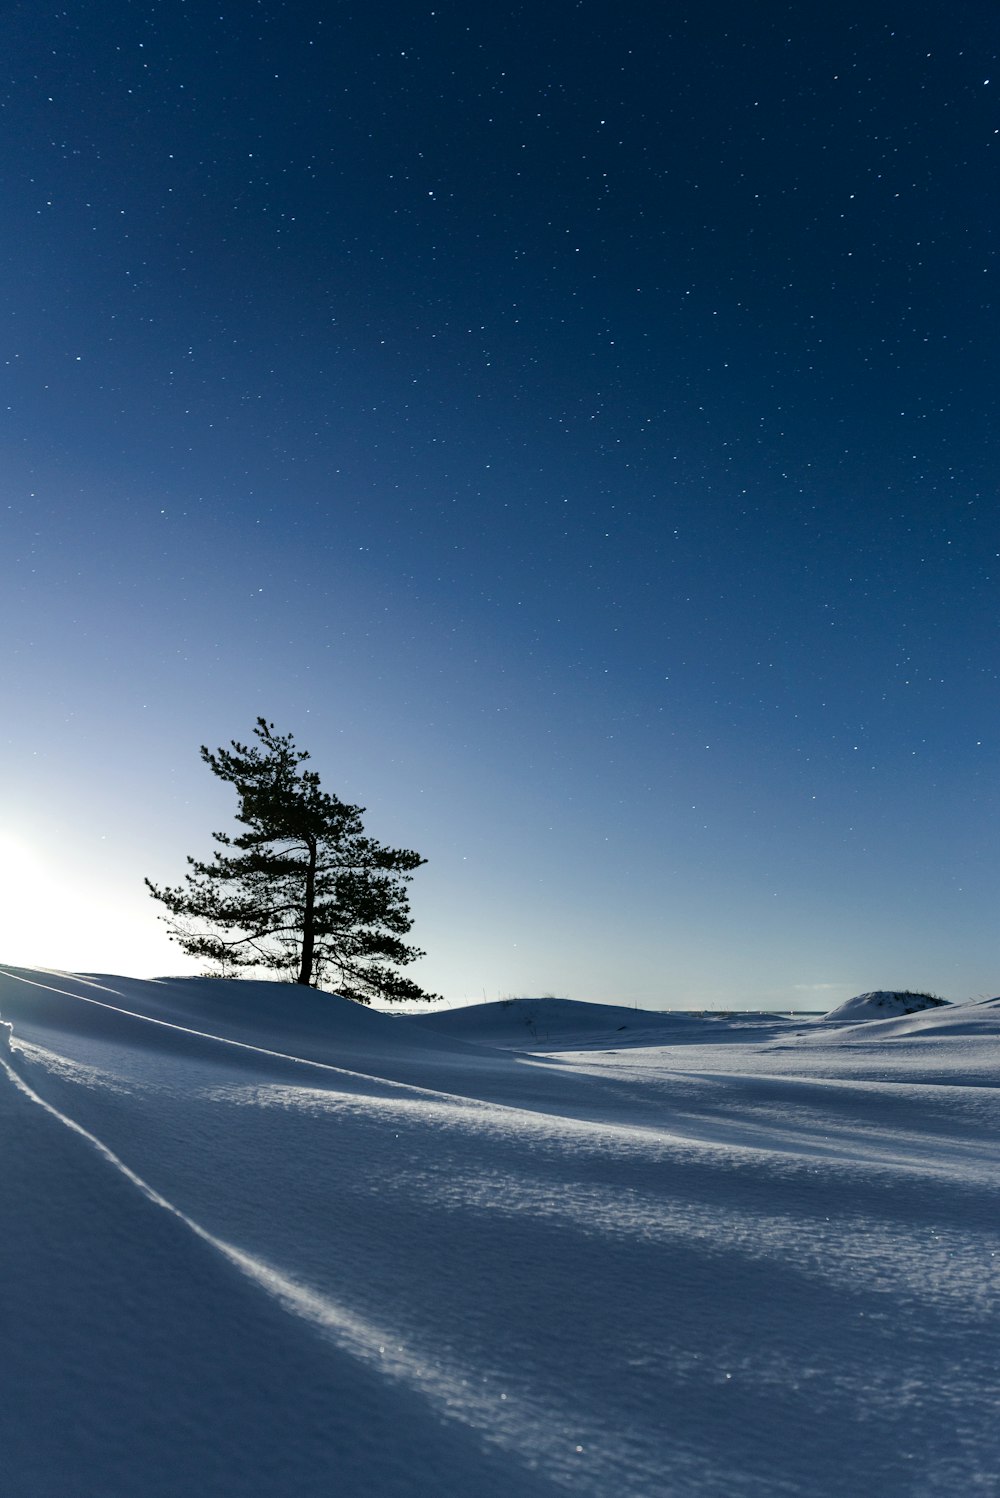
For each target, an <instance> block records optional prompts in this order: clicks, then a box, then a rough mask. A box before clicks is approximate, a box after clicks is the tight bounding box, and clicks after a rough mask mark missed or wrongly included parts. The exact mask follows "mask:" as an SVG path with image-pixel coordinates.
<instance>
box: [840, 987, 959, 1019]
mask: <svg viewBox="0 0 1000 1498" xmlns="http://www.w3.org/2000/svg"><path fill="white" fill-rule="evenodd" d="M947 1003H948V1000H947V999H939V998H936V997H935V996H934V995H933V994H929V993H911V992H909V990H907V989H902V990H899V989H891V988H877V989H875V990H874V991H873V992H872V993H859V994H855V996H854V998H853V999H845V1000H844V1002H843V1003H842V1004H838V1005H837V1007H836V1009H831V1010H830V1012H829V1014H825V1015H824V1016H823V1019H822V1023H824V1024H830V1023H832V1024H843V1023H844V1022H845V1021H846V1020H855V1021H859V1022H860V1021H864V1020H870V1019H894V1018H895V1017H896V1016H897V1015H900V1014H919V1013H920V1011H921V1010H923V1009H940V1008H942V1007H944V1006H946V1005H947Z"/></svg>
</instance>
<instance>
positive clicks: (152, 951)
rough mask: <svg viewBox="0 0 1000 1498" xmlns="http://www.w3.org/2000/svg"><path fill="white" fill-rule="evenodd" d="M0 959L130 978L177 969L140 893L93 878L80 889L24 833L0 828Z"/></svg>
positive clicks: (179, 962) (180, 964)
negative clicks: (127, 892)
mask: <svg viewBox="0 0 1000 1498" xmlns="http://www.w3.org/2000/svg"><path fill="white" fill-rule="evenodd" d="M0 911H2V913H3V919H2V927H0V963H6V964H9V965H10V966H12V967H41V968H55V969H58V970H61V971H65V972H114V973H121V974H132V975H133V976H135V977H152V976H154V975H155V974H157V973H160V974H162V973H166V972H169V971H173V972H177V973H180V972H184V971H187V970H189V966H190V965H189V964H188V962H187V961H186V960H185V959H184V958H183V956H182V954H181V953H180V952H179V951H177V952H176V956H174V957H171V955H170V953H171V951H176V949H173V948H170V947H168V946H167V944H166V938H165V936H164V934H163V932H162V931H161V930H160V929H159V927H158V926H157V924H156V922H155V916H154V914H153V913H152V912H151V911H150V910H148V909H146V908H144V906H143V895H142V894H141V893H139V892H137V893H136V894H135V896H134V897H131V896H130V897H129V898H127V899H122V898H121V896H120V895H117V897H116V892H115V891H114V890H113V889H112V888H110V887H102V886H101V885H100V884H98V883H95V884H94V885H92V887H91V889H90V890H89V891H87V890H81V888H80V887H79V884H78V883H77V882H76V881H74V880H72V879H71V877H70V876H69V875H68V874H67V873H66V871H65V870H63V869H60V868H59V867H58V866H57V865H56V864H55V863H54V862H53V861H51V860H49V859H47V858H46V857H45V856H44V855H42V854H40V853H39V852H38V851H37V847H35V846H33V845H32V844H31V843H30V842H29V841H28V840H27V839H25V838H24V837H22V836H19V835H16V834H14V833H11V832H8V831H0Z"/></svg>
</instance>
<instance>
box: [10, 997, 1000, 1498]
mask: <svg viewBox="0 0 1000 1498" xmlns="http://www.w3.org/2000/svg"><path fill="white" fill-rule="evenodd" d="M0 1015H2V1016H3V1019H4V1021H5V1022H7V1024H9V1025H10V1026H11V1027H12V1030H7V1029H3V1030H2V1031H0V1130H2V1139H3V1151H2V1153H0V1160H2V1171H3V1175H2V1193H0V1199H2V1201H3V1212H4V1216H3V1231H2V1233H0V1284H2V1285H3V1286H4V1291H5V1297H4V1304H5V1308H6V1309H5V1313H4V1314H5V1322H4V1328H3V1330H4V1357H3V1359H2V1361H0V1449H2V1452H3V1458H2V1460H3V1467H2V1470H3V1474H4V1490H5V1491H9V1492H10V1493H11V1494H12V1498H95V1495H98V1494H99V1495H100V1498H135V1495H136V1494H142V1498H177V1495H179V1494H182V1493H197V1494H198V1495H199V1498H288V1495H292V1494H294V1495H295V1498H320V1495H323V1498H329V1495H330V1494H333V1493H335V1494H336V1495H337V1498H362V1495H364V1498H439V1495H441V1498H459V1495H461V1498H468V1495H470V1494H476V1495H477V1498H479V1495H484V1498H535V1495H551V1498H558V1495H565V1494H567V1493H573V1494H579V1495H585V1498H607V1495H611V1494H614V1495H615V1498H618V1495H623V1498H667V1495H669V1498H695V1495H697V1498H731V1495H747V1498H765V1495H767V1498H770V1495H772V1494H776V1493H781V1494H801V1495H803V1498H805V1495H810V1498H848V1495H850V1498H854V1495H856V1494H857V1493H858V1492H861V1491H867V1490H869V1489H871V1488H877V1490H878V1491H879V1492H880V1494H881V1495H883V1498H904V1495H905V1498H911V1495H914V1494H919V1495H921V1498H929V1495H938V1494H939V1495H941V1498H944V1495H948V1498H951V1495H953V1494H955V1493H958V1492H967V1491H977V1492H981V1493H988V1492H990V1491H995V1486H994V1485H995V1478H996V1472H997V1470H998V1466H1000V1435H998V1432H997V1427H996V1422H995V1418H994V1415H995V1395H996V1379H995V1374H996V1369H995V1357H994V1349H995V1347H996V1345H997V1342H998V1333H1000V1325H998V1321H1000V1314H998V1311H997V1307H996V1300H995V1296H994V1295H993V1286H995V1275H996V1263H997V1262H998V1257H1000V1232H998V1229H997V1223H998V1220H1000V1217H998V1212H997V1205H998V1204H997V1200H996V1197H997V1178H996V1158H997V1147H998V1145H1000V1085H998V1084H1000V1005H997V1004H996V1003H993V1004H992V1005H991V1004H978V1005H965V1006H957V1005H948V1006H945V1007H943V1008H940V1007H939V1008H935V1009H932V1010H926V1011H923V1012H920V1013H912V1014H902V1015H896V1016H895V1017H889V1018H885V1019H881V1020H876V1021H873V1022H870V1023H862V1024H843V1025H840V1026H837V1025H834V1026H825V1027H824V1026H819V1025H816V1024H806V1025H801V1026H795V1025H794V1024H790V1023H789V1022H787V1021H780V1020H761V1019H759V1018H758V1017H754V1016H743V1017H740V1016H737V1015H734V1016H729V1017H714V1018H705V1019H699V1018H697V1017H694V1016H680V1015H666V1014H665V1015H654V1014H637V1013H636V1011H631V1010H627V1009H616V1008H612V1007H602V1006H586V1005H573V1004H570V1002H569V1001H566V1000H562V1001H560V1000H531V1001H515V1002H514V1003H513V1004H507V1005H503V1004H501V1005H476V1006H470V1008H469V1009H468V1010H459V1011H452V1012H451V1013H444V1014H437V1015H433V1014H432V1015H426V1016H421V1017H419V1018H398V1017H394V1016H390V1015H384V1014H379V1013H373V1012H371V1011H369V1010H365V1009H361V1008H359V1007H357V1006H355V1005H353V1004H349V1003H347V1002H346V1001H345V1000H342V999H339V998H337V997H336V996H333V995H324V994H317V993H314V992H310V991H303V990H301V989H296V988H294V987H290V986H286V985H281V984H257V983H235V982H230V983H226V982H221V981H218V982H216V981H208V980H190V979H188V980H164V981H160V982H139V981H137V980H130V979H122V978H115V977H112V976H101V975H93V974H91V975H82V976H81V975H71V974H55V973H47V972H42V971H39V970H15V969H6V970H3V971H0ZM622 1027H624V1028H622ZM4 1037H7V1039H8V1043H7V1045H6V1046H5V1045H4V1044H3V1039H4Z"/></svg>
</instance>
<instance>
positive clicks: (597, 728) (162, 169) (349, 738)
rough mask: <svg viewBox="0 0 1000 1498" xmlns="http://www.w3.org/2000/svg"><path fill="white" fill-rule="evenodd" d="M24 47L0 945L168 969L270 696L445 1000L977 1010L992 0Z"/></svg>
mask: <svg viewBox="0 0 1000 1498" xmlns="http://www.w3.org/2000/svg"><path fill="white" fill-rule="evenodd" d="M0 31H2V35H3V40H4V45H3V57H4V64H3V86H2V93H0V97H2V104H3V109H2V116H0V118H2V122H3V137H4V142H5V144H4V150H3V153H2V158H0V215H2V218H0V221H2V224H3V230H2V238H0V245H2V255H3V275H2V288H3V309H2V316H3V329H4V340H3V342H4V347H3V371H2V372H3V400H2V402H0V407H2V416H3V425H2V429H0V431H2V437H0V442H2V449H0V457H2V496H0V516H2V530H0V534H2V561H3V588H2V593H0V627H2V632H3V634H2V638H3V642H4V644H3V653H2V657H0V659H2V662H3V675H2V682H3V700H4V712H3V723H2V727H0V772H2V781H0V816H2V820H0V829H2V830H0V852H3V853H4V859H3V862H4V864H5V865H6V868H5V872H4V875H3V880H4V890H5V894H4V900H3V907H4V910H3V911H0V925H6V926H7V928H8V929H7V930H6V932H4V933H3V934H2V952H0V955H2V956H3V957H4V958H5V959H8V960H11V961H31V962H37V963H40V964H44V965H51V966H65V967H74V968H84V967H89V968H100V969H103V970H106V971H129V972H135V973H138V974H143V973H152V972H164V971H173V972H180V971H184V970H186V964H185V960H184V959H183V958H182V957H181V956H180V954H179V953H177V952H176V950H175V949H174V948H172V947H170V945H169V944H168V942H167V940H166V938H165V936H164V935H163V934H162V928H161V927H160V926H159V925H158V924H157V922H156V919H155V917H156V908H155V907H154V906H153V904H152V902H151V901H150V900H149V899H148V897H147V896H146V895H145V892H144V891H143V889H142V886H141V880H142V876H143V875H145V874H148V875H149V876H150V877H152V878H154V879H156V880H157V881H158V882H167V883H175V882H177V880H178V879H179V877H180V876H181V874H182V873H183V871H184V864H183V860H184V855H185V854H186V853H195V854H197V855H199V856H204V854H206V853H207V852H208V850H209V847H210V836H209V834H210V832H211V830H212V829H213V828H221V827H226V826H227V825H230V816H231V812H232V809H233V802H232V799H231V793H227V791H226V789H225V788H224V787H222V786H219V785H217V784H216V783H215V782H214V781H213V780H212V777H211V776H210V775H209V773H208V772H207V770H206V769H205V768H204V767H203V765H202V764H201V762H200V760H199V758H198V752H197V751H198V745H199V744H201V743H207V744H208V745H209V746H211V747H214V746H216V745H218V744H222V743H226V742H228V740H229V739H230V738H233V737H236V738H241V739H244V740H245V739H246V738H247V737H249V735H250V732H251V729H252V726H253V722H254V720H255V718H256V717H257V716H258V714H263V715H265V716H267V717H268V718H270V719H272V720H274V721H275V722H276V724H277V726H278V728H279V730H280V731H282V732H287V731H291V732H293V733H294V734H295V735H296V738H297V740H298V742H299V743H300V745H302V746H303V747H305V748H308V749H309V750H310V751H311V753H312V756H313V767H314V768H315V769H317V770H318V771H319V773H320V775H321V776H322V778H323V782H324V785H325V786H326V787H327V788H328V789H330V790H332V791H335V792H336V793H337V794H338V795H340V796H341V797H343V798H344V799H346V800H349V801H356V802H359V803H361V804H362V805H364V806H366V807H367V808H368V815H367V817H366V824H367V826H368V828H369V830H370V831H371V832H372V833H373V834H374V835H376V836H378V837H380V838H382V839H383V840H384V841H386V842H389V843H392V844H396V845H401V846H409V847H416V848H418V849H419V850H420V851H421V852H422V853H423V854H424V855H425V856H426V857H427V858H428V859H429V863H428V866H427V867H426V868H425V869H423V870H421V871H420V873H419V874H418V875H417V876H416V879H415V882H414V885H413V906H414V912H415V916H416V925H415V928H414V932H413V936H414V938H415V939H416V940H417V941H418V942H419V944H420V945H422V946H424V947H425V948H426V949H427V952H428V956H427V958H426V960H425V961H424V962H422V963H421V964H420V966H419V969H415V970H413V971H414V976H416V977H417V978H418V980H419V981H421V982H423V983H424V984H425V986H428V987H431V988H435V989H438V990H440V991H442V992H443V993H445V994H446V995H447V996H448V997H449V998H451V999H459V998H469V999H481V998H482V997H483V995H484V994H485V996H486V997H488V998H496V997H497V996H498V995H501V994H508V993H542V992H555V993H559V994H566V995H568V996H570V997H574V998H589V999H599V1000H619V1001H622V1002H626V1003H633V1002H638V1003H641V1004H645V1005H650V1006H659V1005H679V1006H681V1007H694V1006H700V1005H706V1006H709V1005H722V1006H733V1007H737V1006H744V1005H746V1006H749V1007H757V1006H768V1005H783V1006H788V1007H793V1006H794V1007H802V1008H824V1007H828V1006H829V1005H831V1004H833V1003H835V1002H839V1000H840V999H841V998H843V997H846V996H847V995H848V994H850V993H855V992H858V991H860V990H862V989H868V988H878V987H897V986H911V987H913V986H915V987H920V988H924V987H929V988H932V989H936V990H937V991H939V992H941V993H944V994H945V995H947V996H948V997H951V998H959V999H961V998H967V997H970V996H976V995H980V994H986V993H989V994H992V993H995V992H997V991H998V989H1000V981H998V980H1000V963H998V954H997V936H998V921H997V917H998V913H1000V912H998V899H997V896H998V889H1000V880H998V874H997V855H996V849H997V846H1000V840H998V836H997V832H998V829H997V821H998V818H997V812H998V809H1000V797H998V790H997V752H996V751H997V738H998V728H1000V712H998V677H997V669H998V652H997V643H998V641H997V615H998V608H997V602H998V591H997V580H998V575H1000V561H998V554H1000V508H998V502H997V469H998V455H1000V448H998V441H997V424H996V406H997V392H998V388H1000V380H998V377H1000V330H998V326H997V318H996V313H995V308H994V300H995V296H996V282H997V278H998V275H1000V262H998V258H997V231H998V226H1000V218H998V211H1000V209H998V205H1000V195H998V185H1000V184H998V174H997V163H998V161H1000V133H998V132H1000V106H998V103H997V99H998V96H1000V68H998V66H997V59H996V53H997V50H998V43H1000V19H998V17H997V15H996V13H995V10H994V7H993V6H992V5H987V4H985V3H978V4H966V3H962V0H958V3H953V4H949V5H947V6H945V5H940V4H933V5H927V4H921V3H906V4H904V3H898V4H884V3H880V0H874V3H866V4H863V5H862V4H856V3H853V0H847V3H846V4H838V5H836V6H830V7H812V6H806V5H799V4H796V5H787V4H769V3H763V4H760V5H748V4H746V0H738V3H736V0H725V3H715V4H713V3H708V4H700V5H695V4H694V3H690V0H684V3H678V4H669V3H668V4H630V3H627V0H626V3H622V4H610V3H605V0H602V3H597V0H564V3H557V0H550V3H544V4H540V5H527V4H524V5H510V4H505V3H498V4H496V5H491V6H473V5H468V4H462V5H459V4H454V3H447V0H445V3H440V0H432V3H430V4H419V5H418V4H416V3H411V0H384V3H380V4H378V5H371V6H365V7H362V6H360V5H355V4H354V3H345V4H340V3H336V0H334V3H331V4H326V5H315V4H309V3H301V4H296V3H288V4H282V3H280V0H257V3H251V0H242V3H240V4H233V3H216V4H208V3H202V0H187V3H184V0H162V3H151V0H133V3H127V0H102V3H101V4H97V3H84V4H82V5H79V6H73V7H67V8H65V9H59V8H55V7H51V6H49V5H47V4H38V3H30V4H29V3H22V4H13V5H6V6H4V7H3V15H2V22H0ZM994 70H996V73H997V76H996V78H995V79H994V78H993V72H994ZM4 912H5V913H6V917H7V919H6V921H4V919H3V914H4ZM187 970H190V964H188V965H187Z"/></svg>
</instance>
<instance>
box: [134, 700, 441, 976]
mask: <svg viewBox="0 0 1000 1498" xmlns="http://www.w3.org/2000/svg"><path fill="white" fill-rule="evenodd" d="M254 734H255V736H256V738H257V740H258V742H257V743H256V744H254V745H250V746H248V745H246V744H240V743H238V742H237V741H236V740H235V739H233V740H232V742H231V743H230V746H229V748H228V749H222V748H220V749H217V750H215V751H212V750H210V749H207V748H206V747H205V746H204V745H202V747H201V757H202V759H203V760H204V762H205V764H206V765H208V767H209V769H210V770H211V771H212V773H213V775H217V776H218V777H219V779H220V780H223V781H225V782H226V783H227V784H229V785H231V786H233V788H234V789H235V791H236V794H237V796H238V798H239V806H238V809H237V812H236V820H237V822H238V823H240V824H241V826H242V827H243V828H244V829H245V830H244V831H241V832H238V833H236V834H235V835H232V836H231V835H230V834H228V833H225V832H215V833H213V834H212V836H213V838H214V839H215V841H216V842H217V843H218V844H219V847H218V848H217V849H216V850H215V851H214V853H213V854H212V858H211V860H210V861H209V862H202V861H200V860H198V859H195V858H191V857H189V858H188V863H189V865H190V872H189V873H188V874H186V875H185V878H184V883H183V884H182V885H179V886H178V887H176V888H173V889H170V888H158V887H157V886H156V885H155V884H153V883H152V882H151V881H150V880H149V879H147V880H146V881H145V884H146V887H147V889H148V890H149V892H150V894H151V895H152V896H153V898H154V899H156V900H159V901H160V902H161V904H163V905H165V906H166V909H167V912H168V913H167V914H166V915H164V916H162V917H161V919H162V920H163V921H164V922H165V924H166V926H167V929H168V932H169V934H170V936H171V938H172V939H173V940H174V941H176V942H177V944H178V945H179V946H180V947H181V948H182V950H183V951H185V952H186V953H187V954H188V955H189V956H192V957H201V958H205V959H206V960H207V961H208V962H209V963H210V964H212V965H214V967H215V968H216V969H217V970H219V971H221V972H222V973H225V974H232V973H234V972H235V971H237V970H240V969H245V968H257V969H264V970H267V971H270V972H274V973H276V974H278V975H280V976H282V977H286V978H291V977H293V976H294V981H295V982H296V983H304V984H307V985H311V986H318V984H319V983H320V982H321V981H322V982H323V983H324V986H326V987H332V988H335V989H336V991H337V992H338V993H341V994H344V995H345V996H346V997H348V998H351V999H356V1000H357V1001H358V1002H359V1003H362V1004H368V1003H370V1002H371V1001H372V999H382V1000H390V1001H403V1000H412V999H434V998H436V997H437V995H436V994H428V993H425V992H424V991H423V989H421V988H420V987H419V986H418V985H417V984H416V983H414V982H413V981H412V980H411V979H409V978H407V977H405V976H404V975H403V974H401V973H400V972H399V971H398V969H399V968H400V967H405V966H406V965H407V964H408V963H410V962H413V961H415V960H416V959H417V958H418V957H422V956H423V955H424V954H423V952H422V951H420V949H419V948H418V947H414V946H410V945H408V944H407V943H406V942H405V941H404V940H403V937H404V936H405V935H406V934H407V932H408V931H409V930H410V927H411V925H412V918H411V915H410V907H409V898H408V895H407V885H408V884H409V883H410V876H411V875H412V873H413V870H414V869H417V868H419V867H420V865H421V864H423V863H425V862H426V860H425V859H423V858H421V857H420V855H419V853H414V852H412V851H410V850H409V849H406V848H387V847H384V846H383V845H382V844H381V843H379V842H376V841H375V839H374V838H371V837H368V836H367V835H366V834H365V831H364V826H363V824H362V821H361V818H362V814H363V812H364V807H363V806H349V805H347V803H346V802H343V801H341V800H339V799H338V798H337V797H336V796H333V795H330V794H329V792H327V791H324V790H322V789H321V787H320V782H319V776H318V775H317V774H316V772H315V771H314V770H307V769H304V768H303V766H304V765H305V763H306V761H307V760H308V759H309V754H308V753H307V751H306V750H304V749H299V748H297V747H296V744H295V741H294V739H293V737H292V735H291V734H278V733H277V732H276V730H275V726H274V724H273V723H269V722H268V721H267V720H266V719H265V718H258V719H257V726H256V728H255V729H254Z"/></svg>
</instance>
